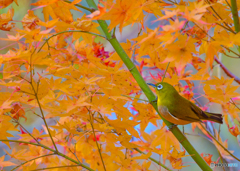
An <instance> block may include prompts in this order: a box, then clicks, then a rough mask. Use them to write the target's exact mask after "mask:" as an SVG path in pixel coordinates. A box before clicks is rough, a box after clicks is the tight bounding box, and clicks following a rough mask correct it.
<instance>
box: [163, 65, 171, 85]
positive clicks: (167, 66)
mask: <svg viewBox="0 0 240 171" xmlns="http://www.w3.org/2000/svg"><path fill="white" fill-rule="evenodd" d="M169 64H170V62H168V64H167V67H166V69H165V71H164V74H163V78H162V82H163V80H164V78H165V76H166V73H167V69H168V66H169Z"/></svg>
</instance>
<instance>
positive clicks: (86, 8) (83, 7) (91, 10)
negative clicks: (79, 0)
mask: <svg viewBox="0 0 240 171" xmlns="http://www.w3.org/2000/svg"><path fill="white" fill-rule="evenodd" d="M64 1H65V2H67V3H69V4H70V3H72V2H71V1H68V0H64ZM74 5H75V6H77V7H80V8H82V9H85V10H87V11H89V12H93V11H94V10H93V9H90V8H88V7H85V6H82V5H79V4H74Z"/></svg>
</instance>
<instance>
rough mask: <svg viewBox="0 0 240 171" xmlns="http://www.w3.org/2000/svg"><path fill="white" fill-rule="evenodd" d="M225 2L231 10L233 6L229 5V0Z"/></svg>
mask: <svg viewBox="0 0 240 171" xmlns="http://www.w3.org/2000/svg"><path fill="white" fill-rule="evenodd" d="M225 2H226V4H227V5H228V6H229V7H230V8H232V7H231V5H230V4H229V3H228V1H227V0H225Z"/></svg>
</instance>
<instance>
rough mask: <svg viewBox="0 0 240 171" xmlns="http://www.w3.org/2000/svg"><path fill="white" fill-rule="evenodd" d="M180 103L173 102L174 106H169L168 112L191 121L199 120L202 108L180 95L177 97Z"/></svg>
mask: <svg viewBox="0 0 240 171" xmlns="http://www.w3.org/2000/svg"><path fill="white" fill-rule="evenodd" d="M179 101H181V104H180V103H175V105H174V106H175V107H171V108H169V113H171V115H173V116H174V117H176V118H179V119H182V120H187V121H191V122H199V121H201V120H200V117H199V115H201V112H202V110H201V109H200V108H198V107H197V106H196V105H195V104H193V103H192V102H190V101H189V100H187V99H185V98H183V97H182V99H179Z"/></svg>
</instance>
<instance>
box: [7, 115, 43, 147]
mask: <svg viewBox="0 0 240 171" xmlns="http://www.w3.org/2000/svg"><path fill="white" fill-rule="evenodd" d="M6 115H8V116H9V117H11V118H12V119H13V120H14V121H15V122H16V123H17V124H18V125H20V127H21V128H22V129H24V131H26V132H27V133H28V135H30V136H31V137H32V138H33V139H34V140H35V141H36V142H37V143H38V144H40V142H39V141H38V140H37V139H36V138H35V137H34V136H33V135H32V134H31V133H30V132H28V130H27V129H25V128H24V127H23V126H22V125H21V124H20V122H19V121H18V120H17V119H15V118H13V117H12V116H11V115H10V114H6Z"/></svg>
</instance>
